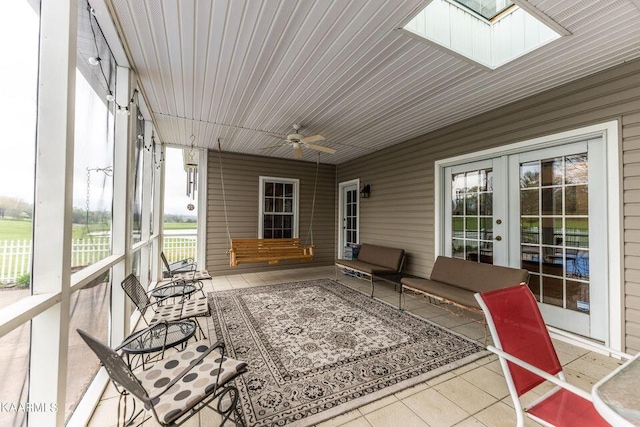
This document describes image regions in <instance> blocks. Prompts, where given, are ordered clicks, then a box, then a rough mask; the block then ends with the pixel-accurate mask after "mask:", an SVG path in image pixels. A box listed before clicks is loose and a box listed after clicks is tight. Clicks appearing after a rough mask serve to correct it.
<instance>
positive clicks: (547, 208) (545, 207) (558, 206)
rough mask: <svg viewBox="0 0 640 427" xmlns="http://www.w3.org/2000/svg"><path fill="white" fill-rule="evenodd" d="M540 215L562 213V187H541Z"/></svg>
mask: <svg viewBox="0 0 640 427" xmlns="http://www.w3.org/2000/svg"><path fill="white" fill-rule="evenodd" d="M542 215H562V188H557V187H556V188H543V189H542Z"/></svg>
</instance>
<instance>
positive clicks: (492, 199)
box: [444, 138, 608, 340]
mask: <svg viewBox="0 0 640 427" xmlns="http://www.w3.org/2000/svg"><path fill="white" fill-rule="evenodd" d="M605 159H606V156H605V151H604V143H603V141H602V138H595V139H590V140H585V141H581V142H576V143H571V144H565V145H560V146H555V147H551V148H544V149H538V150H532V151H524V152H520V153H514V154H509V155H504V156H499V157H495V158H492V159H487V160H482V161H479V162H473V163H467V164H463V165H457V166H451V167H447V168H446V169H445V183H447V184H446V187H448V188H445V197H447V198H448V200H449V203H447V204H446V205H445V212H444V218H445V232H444V242H445V244H444V252H445V254H446V255H448V256H452V257H455V258H463V259H467V260H470V261H476V262H484V263H490V264H496V265H507V266H511V267H518V268H524V269H526V270H528V271H529V274H530V279H529V287H530V289H531V291H532V292H533V294H534V295H535V297H536V299H537V300H538V303H539V307H540V310H541V312H542V314H543V317H544V319H545V321H546V323H547V324H549V325H551V326H555V327H558V328H559V329H563V330H566V331H569V332H573V333H577V334H579V335H583V336H586V337H590V338H594V339H599V340H605V339H606V335H607V330H608V323H607V319H608V316H607V307H608V289H607V275H608V272H607V261H606V260H607V235H606V233H607V231H606V230H607V210H606V203H607V195H606V170H605ZM591 301H595V303H594V304H591Z"/></svg>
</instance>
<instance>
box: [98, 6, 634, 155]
mask: <svg viewBox="0 0 640 427" xmlns="http://www.w3.org/2000/svg"><path fill="white" fill-rule="evenodd" d="M107 2H108V4H109V6H110V9H111V12H112V14H113V16H112V17H113V19H114V21H115V22H116V24H117V25H118V26H119V28H120V31H121V33H122V35H123V37H124V40H125V44H126V49H127V50H128V52H129V56H130V60H131V62H132V65H133V68H134V69H135V71H136V72H137V73H138V76H139V83H140V85H141V87H142V90H143V92H144V94H145V96H146V97H147V100H148V104H149V108H150V110H151V111H152V114H153V120H154V121H155V123H156V125H157V129H158V132H159V136H160V138H161V140H162V141H163V142H165V143H170V144H180V145H190V144H191V139H190V136H191V135H195V137H196V139H195V141H196V142H195V145H196V146H198V147H208V148H214V147H215V145H216V139H217V138H220V139H221V141H222V146H223V149H224V150H225V151H232V152H238V153H249V154H260V155H268V156H276V157H284V158H292V157H293V156H292V152H291V149H290V148H289V147H283V148H275V149H267V150H264V149H261V147H264V146H267V145H272V144H273V143H277V140H276V139H273V138H272V137H268V136H265V135H263V134H261V133H260V132H256V131H255V130H263V131H267V132H272V133H278V134H283V135H286V134H287V133H290V131H291V126H292V125H293V124H294V123H298V124H301V125H303V129H302V131H301V133H302V134H303V135H311V134H315V133H321V134H322V135H324V136H325V137H326V138H327V139H326V141H323V142H322V143H321V144H323V145H326V146H328V147H332V148H335V149H336V150H337V153H336V154H333V155H328V154H323V155H322V157H321V161H322V162H323V163H332V164H340V163H343V162H345V161H348V160H351V159H353V158H357V157H360V156H363V155H366V154H368V153H371V152H373V151H377V150H380V149H382V148H385V147H388V146H391V145H394V144H398V143H400V142H403V141H406V140H408V139H411V138H414V137H417V136H419V135H422V134H425V133H427V132H430V131H433V130H435V129H438V128H441V127H444V126H446V125H449V124H452V123H455V122H458V121H460V120H463V119H466V118H469V117H472V116H475V115H477V114H480V113H482V112H486V111H489V110H492V109H494V108H496V107H499V106H502V105H505V104H508V103H511V102H514V101H516V100H519V99H522V98H524V97H527V96H530V95H533V94H535V93H539V92H541V91H544V90H548V89H551V88H553V87H556V86H558V85H561V84H564V83H567V82H569V81H572V80H575V79H578V78H581V77H584V76H586V75H589V74H593V73H596V72H598V71H601V70H603V69H606V68H609V67H612V66H615V65H617V64H620V63H622V62H625V61H628V60H631V59H633V58H637V57H639V56H640V4H639V3H640V2H638V1H637V0H608V1H601V0H528V1H527V3H528V6H529V7H535V8H536V9H537V10H538V11H540V12H542V13H544V14H545V15H547V16H548V17H549V18H551V19H552V20H554V21H556V22H557V23H558V24H560V25H561V26H562V27H564V28H566V29H567V30H568V31H570V32H571V35H570V36H566V37H562V38H561V39H559V40H557V41H555V42H552V43H551V44H549V45H547V46H544V47H543V48H541V49H539V50H537V51H535V52H532V53H530V54H528V55H525V56H523V57H521V58H519V59H518V60H516V61H514V62H511V63H509V64H507V65H505V66H503V67H500V68H498V69H497V70H494V71H486V70H483V69H480V68H479V67H478V66H476V65H474V64H472V63H470V62H468V61H466V60H463V59H460V58H459V57H456V56H454V55H452V54H450V53H447V52H445V51H442V50H439V49H437V48H435V47H434V46H433V45H430V44H428V43H425V42H420V41H417V40H415V39H414V38H411V37H408V36H407V35H405V34H403V33H402V32H400V31H397V28H398V27H399V26H401V24H402V23H403V22H405V21H406V19H408V18H409V17H411V16H412V15H413V14H415V13H416V12H417V11H418V10H419V9H421V8H422V7H424V5H425V4H426V2H425V0H407V1H402V2H399V1H396V0H351V1H344V0H317V1H312V0H154V1H139V0H107ZM517 2H519V3H522V2H524V0H517ZM525 6H526V5H525ZM224 125H232V126H235V127H231V126H224ZM245 129H247V130H245ZM248 129H251V130H248ZM315 159H316V155H315V152H314V151H311V150H306V151H305V154H304V158H303V160H312V161H315Z"/></svg>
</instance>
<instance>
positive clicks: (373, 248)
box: [340, 243, 404, 274]
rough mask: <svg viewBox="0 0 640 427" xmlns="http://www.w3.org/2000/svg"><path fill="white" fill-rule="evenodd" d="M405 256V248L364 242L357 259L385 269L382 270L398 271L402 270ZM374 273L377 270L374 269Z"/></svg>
mask: <svg viewBox="0 0 640 427" xmlns="http://www.w3.org/2000/svg"><path fill="white" fill-rule="evenodd" d="M403 258H404V249H397V248H389V247H387V246H378V245H371V244H368V243H363V244H362V248H360V253H359V254H358V259H357V261H359V262H362V263H366V264H372V265H373V266H375V267H376V268H381V269H383V270H381V271H380V272H396V271H400V268H401V267H402V259H403ZM340 263H341V264H343V261H342V260H340ZM354 268H356V267H354ZM372 273H374V274H375V273H376V272H375V271H372Z"/></svg>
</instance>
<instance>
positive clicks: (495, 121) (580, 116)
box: [338, 61, 640, 351]
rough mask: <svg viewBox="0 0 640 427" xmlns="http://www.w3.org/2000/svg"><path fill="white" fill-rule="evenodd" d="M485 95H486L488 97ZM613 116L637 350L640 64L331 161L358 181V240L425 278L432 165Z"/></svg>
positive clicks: (630, 330) (629, 320)
mask: <svg viewBox="0 0 640 427" xmlns="http://www.w3.org/2000/svg"><path fill="white" fill-rule="evenodd" d="M487 96H490V94H488V95H487ZM613 119H617V120H619V121H620V123H622V139H623V147H624V153H623V157H624V160H623V162H624V167H623V173H624V176H625V179H624V188H623V190H624V198H623V199H624V213H625V221H624V224H625V226H624V228H625V235H624V243H625V255H626V256H625V262H624V269H625V275H624V277H625V283H624V292H623V293H624V294H625V295H626V297H625V301H624V306H625V307H626V309H625V313H624V316H625V319H626V344H627V347H628V350H629V351H638V350H640V61H634V62H630V63H627V64H623V65H621V66H618V67H616V68H613V69H610V70H607V71H605V72H602V73H599V74H596V75H593V76H590V77H588V78H585V79H581V80H579V81H576V82H573V83H571V84H568V85H565V86H561V87H559V88H556V89H553V90H550V91H547V92H544V93H542V94H539V95H536V96H534V97H530V98H527V99H525V100H523V101H519V102H517V103H514V104H511V105H508V106H506V107H503V108H500V109H496V110H493V111H491V112H489V113H486V114H483V115H480V116H477V117H474V118H472V119H469V120H465V121H463V122H460V123H457V124H455V125H452V126H448V127H446V128H443V129H440V130H438V131H435V132H432V133H429V134H427V135H424V136H421V137H419V138H415V139H413V140H410V141H407V142H405V143H402V144H399V145H396V146H394V147H391V148H388V149H385V150H381V151H378V152H376V153H373V154H370V155H368V156H366V157H363V158H361V159H357V160H354V161H351V162H347V163H344V164H342V165H339V166H338V182H342V181H346V180H350V179H355V178H360V182H361V184H371V197H370V198H369V199H362V200H361V202H360V241H361V242H368V243H376V244H382V245H388V246H393V247H401V248H404V249H405V250H407V252H408V259H407V264H406V266H407V267H406V269H407V271H408V272H409V273H413V274H416V275H419V276H425V277H428V276H429V274H430V272H431V268H432V266H433V262H434V259H435V253H434V251H435V248H434V246H435V241H434V237H435V236H434V221H433V218H434V162H435V161H436V160H440V159H445V158H449V157H452V156H457V155H461V154H466V153H470V152H474V151H479V150H483V149H487V148H492V147H498V146H501V145H505V144H510V143H514V142H518V141H523V140H527V139H531V138H534V137H538V136H543V135H548V134H554V133H557V132H561V131H566V130H570V129H576V128H580V127H583V126H587V125H591V124H594V123H601V122H604V121H608V120H613Z"/></svg>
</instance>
